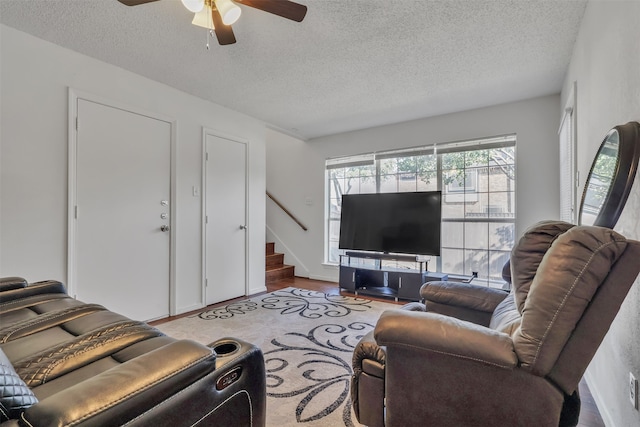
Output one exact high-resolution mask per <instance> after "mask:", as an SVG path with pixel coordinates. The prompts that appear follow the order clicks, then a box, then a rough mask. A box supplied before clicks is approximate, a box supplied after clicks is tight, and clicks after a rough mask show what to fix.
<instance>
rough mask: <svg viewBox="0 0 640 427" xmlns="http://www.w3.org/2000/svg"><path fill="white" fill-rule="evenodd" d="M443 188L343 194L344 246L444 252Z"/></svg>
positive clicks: (379, 250) (385, 250)
mask: <svg viewBox="0 0 640 427" xmlns="http://www.w3.org/2000/svg"><path fill="white" fill-rule="evenodd" d="M441 219H442V195H441V192H440V191H425V192H416V193H375V194H347V195H343V196H342V212H341V214H340V243H339V248H340V249H353V250H363V251H376V252H393V253H401V254H415V255H433V256H440V223H441Z"/></svg>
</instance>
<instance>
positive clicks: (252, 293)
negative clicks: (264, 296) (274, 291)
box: [249, 286, 267, 296]
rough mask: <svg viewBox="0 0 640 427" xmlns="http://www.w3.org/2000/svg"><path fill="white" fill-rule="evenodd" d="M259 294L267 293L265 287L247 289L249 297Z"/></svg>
mask: <svg viewBox="0 0 640 427" xmlns="http://www.w3.org/2000/svg"><path fill="white" fill-rule="evenodd" d="M261 292H267V287H266V286H258V287H256V288H250V289H249V296H251V295H255V294H259V293H261Z"/></svg>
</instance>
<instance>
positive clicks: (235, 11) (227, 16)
mask: <svg viewBox="0 0 640 427" xmlns="http://www.w3.org/2000/svg"><path fill="white" fill-rule="evenodd" d="M214 1H215V4H216V7H217V8H218V11H219V12H220V16H222V22H223V23H224V25H231V24H234V23H235V22H236V21H237V20H238V18H240V14H241V13H242V9H240V6H238V5H237V4H235V3H234V2H232V1H231V0H214Z"/></svg>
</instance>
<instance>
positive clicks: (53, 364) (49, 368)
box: [41, 327, 145, 384]
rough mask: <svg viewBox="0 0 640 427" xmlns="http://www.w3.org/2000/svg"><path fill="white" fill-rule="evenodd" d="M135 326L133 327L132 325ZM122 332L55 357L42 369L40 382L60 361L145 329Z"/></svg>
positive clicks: (43, 380)
mask: <svg viewBox="0 0 640 427" xmlns="http://www.w3.org/2000/svg"><path fill="white" fill-rule="evenodd" d="M134 328H135V327H134ZM123 332H124V333H123V334H118V335H116V336H112V337H106V338H101V339H100V341H99V342H96V343H94V344H93V345H90V346H88V347H85V348H84V349H82V350H79V351H76V352H73V353H71V354H67V355H66V356H65V357H63V358H62V359H57V360H55V361H53V362H52V363H51V364H50V365H49V366H47V368H46V369H45V370H44V374H42V381H41V383H42V384H44V383H46V382H47V379H48V378H49V375H50V374H51V372H52V371H53V370H54V369H55V368H56V367H57V366H58V365H60V364H61V363H64V362H66V361H67V360H69V359H72V358H74V357H77V356H78V355H83V354H85V353H88V352H90V351H92V350H95V349H97V348H100V347H102V346H104V345H105V344H109V343H112V342H114V341H119V340H120V339H123V338H127V337H130V336H132V335H136V334H138V333H140V332H145V330H142V331H141V330H140V329H139V328H135V329H131V330H125V331H123Z"/></svg>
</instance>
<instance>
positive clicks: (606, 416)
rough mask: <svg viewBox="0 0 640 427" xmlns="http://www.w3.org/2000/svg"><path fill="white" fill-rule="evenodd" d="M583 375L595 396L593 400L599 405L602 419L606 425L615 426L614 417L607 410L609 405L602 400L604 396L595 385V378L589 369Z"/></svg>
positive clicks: (607, 426)
mask: <svg viewBox="0 0 640 427" xmlns="http://www.w3.org/2000/svg"><path fill="white" fill-rule="evenodd" d="M583 377H584V380H585V381H586V383H587V386H588V387H589V391H590V392H591V396H593V400H594V401H595V402H596V406H597V407H598V412H600V416H601V417H602V421H603V422H604V425H605V426H606V427H615V424H614V423H613V418H611V414H610V413H609V411H608V410H607V407H606V405H605V404H604V401H603V400H602V396H600V391H599V390H598V388H597V387H596V386H595V380H594V378H593V376H592V375H591V374H590V373H589V370H588V369H587V371H586V372H585V373H584V375H583Z"/></svg>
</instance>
